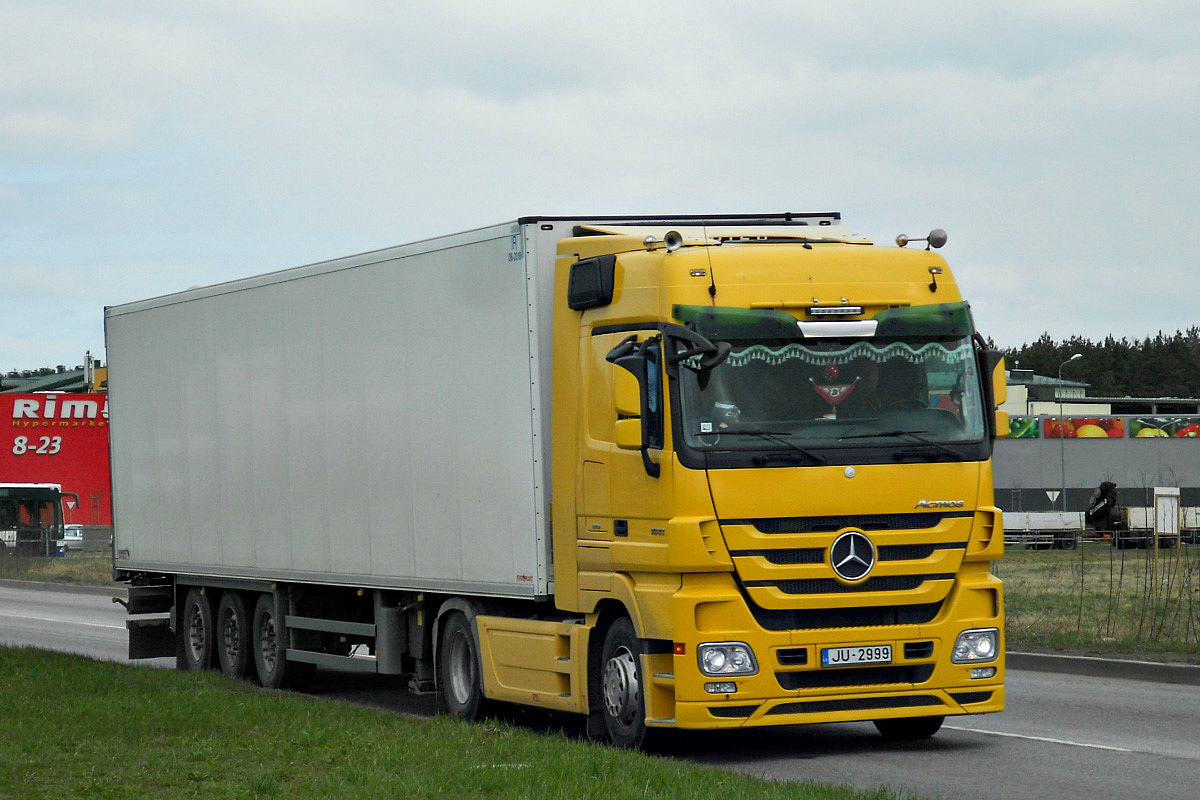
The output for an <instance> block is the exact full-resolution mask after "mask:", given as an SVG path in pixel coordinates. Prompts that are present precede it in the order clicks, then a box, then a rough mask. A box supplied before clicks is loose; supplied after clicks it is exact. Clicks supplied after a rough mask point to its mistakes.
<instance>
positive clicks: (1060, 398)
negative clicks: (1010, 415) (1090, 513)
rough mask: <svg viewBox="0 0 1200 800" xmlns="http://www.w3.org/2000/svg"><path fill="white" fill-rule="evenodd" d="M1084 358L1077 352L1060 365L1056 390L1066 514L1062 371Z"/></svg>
mask: <svg viewBox="0 0 1200 800" xmlns="http://www.w3.org/2000/svg"><path fill="white" fill-rule="evenodd" d="M1081 358H1083V353H1076V354H1075V355H1073V356H1071V357H1070V358H1068V359H1067V360H1066V361H1064V362H1062V363H1061V364H1059V365H1058V386H1056V387H1055V391H1056V392H1057V393H1058V461H1059V466H1061V467H1062V487H1061V488H1062V510H1063V513H1064V514H1065V513H1066V511H1067V445H1066V441H1065V440H1066V438H1067V421H1066V419H1065V418H1064V417H1063V396H1062V371H1063V367H1065V366H1066V365H1067V364H1070V363H1071V362H1072V361H1077V360H1079V359H1081Z"/></svg>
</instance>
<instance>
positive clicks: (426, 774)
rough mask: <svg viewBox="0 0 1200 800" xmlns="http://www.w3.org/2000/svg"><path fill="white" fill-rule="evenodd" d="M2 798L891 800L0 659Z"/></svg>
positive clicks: (97, 667) (516, 735) (588, 747)
mask: <svg viewBox="0 0 1200 800" xmlns="http://www.w3.org/2000/svg"><path fill="white" fill-rule="evenodd" d="M0 675H3V676H4V679H3V680H2V681H0V709H2V711H0V741H3V742H4V743H5V744H4V758H3V759H0V797H5V798H7V797H13V798H17V797H20V798H22V800H42V799H43V798H45V799H47V800H48V799H49V798H64V797H87V798H141V797H152V798H154V799H155V800H172V799H173V798H184V797H187V798H194V797H204V798H238V800H241V799H242V798H272V797H278V798H287V800H306V798H313V800H317V799H318V798H319V800H328V798H341V797H346V798H354V799H355V800H361V798H376V797H379V798H384V797H386V798H402V799H403V798H422V800H425V799H426V798H429V799H431V800H436V799H437V798H503V800H516V799H517V798H564V799H565V798H572V799H574V798H596V800H616V799H617V798H625V797H629V798H634V797H637V798H646V797H649V798H664V800H667V799H668V798H670V799H671V800H674V799H675V798H686V797H736V798H738V800H758V799H759V798H763V799H764V800H775V799H779V800H782V798H788V799H789V800H796V799H797V798H799V799H800V800H865V799H866V798H874V799H875V800H894V798H895V797H896V795H894V794H892V793H891V792H886V791H879V792H875V793H860V792H855V791H853V790H850V789H844V788H837V787H829V786H818V785H812V784H785V783H778V782H771V781H765V780H759V779H756V778H751V777H746V776H741V775H734V774H732V773H730V772H725V771H722V770H718V769H713V768H708V767H701V766H697V765H692V764H687V763H684V762H680V761H676V760H672V759H666V758H655V757H652V756H647V755H643V754H639V753H630V752H625V751H621V750H616V749H614V748H611V747H604V746H600V745H594V744H589V743H587V742H578V741H570V740H568V739H566V738H565V737H564V736H561V735H553V734H544V735H536V734H532V733H528V732H525V731H522V730H520V729H518V728H513V727H509V726H507V725H504V724H501V723H498V722H490V723H486V724H474V725H472V724H466V723H462V722H459V721H457V720H454V719H450V718H447V717H437V718H434V719H420V718H415V717H410V716H405V715H402V714H397V713H394V712H390V711H384V710H380V709H375V708H367V707H362V706H355V705H351V704H348V703H343V702H337V701H331V700H323V699H318V698H313V697H308V696H305V695H301V694H296V693H293V692H273V691H267V690H264V689H259V688H256V687H254V686H251V685H250V684H248V683H242V682H238V681H232V680H229V679H227V678H224V677H222V676H221V675H220V674H217V673H187V674H184V673H177V672H173V671H170V670H162V669H148V668H140V667H129V666H122V665H118V664H110V663H101V662H94V661H88V660H86V659H83V658H80V657H77V656H69V655H62V654H56V653H46V652H42V651H36V650H29V649H11V648H4V647H0Z"/></svg>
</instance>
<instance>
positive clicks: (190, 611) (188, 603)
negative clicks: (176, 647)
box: [178, 587, 215, 672]
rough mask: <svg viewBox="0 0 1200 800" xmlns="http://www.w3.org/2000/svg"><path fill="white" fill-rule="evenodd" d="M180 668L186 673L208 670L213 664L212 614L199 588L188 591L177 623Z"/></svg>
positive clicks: (206, 599) (213, 636)
mask: <svg viewBox="0 0 1200 800" xmlns="http://www.w3.org/2000/svg"><path fill="white" fill-rule="evenodd" d="M178 636H179V642H180V645H181V647H180V650H181V654H182V656H183V658H182V662H183V663H182V666H183V669H185V670H187V671H188V672H199V671H200V670H203V669H210V668H211V667H212V664H213V645H214V638H215V635H214V631H213V613H212V606H211V605H210V604H209V602H208V598H207V597H206V596H205V595H204V593H203V591H202V590H201V589H199V588H196V587H193V588H192V589H189V590H188V593H187V598H186V599H185V600H184V601H183V615H182V616H181V617H180V623H179V633H178Z"/></svg>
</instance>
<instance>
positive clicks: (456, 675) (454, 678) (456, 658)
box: [446, 630, 475, 705]
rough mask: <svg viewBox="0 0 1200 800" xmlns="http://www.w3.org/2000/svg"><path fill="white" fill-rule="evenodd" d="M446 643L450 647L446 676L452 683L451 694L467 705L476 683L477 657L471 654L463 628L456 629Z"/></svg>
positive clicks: (456, 700) (459, 702) (455, 700)
mask: <svg viewBox="0 0 1200 800" xmlns="http://www.w3.org/2000/svg"><path fill="white" fill-rule="evenodd" d="M446 644H447V647H448V648H449V652H448V653H447V661H448V664H447V665H446V666H447V669H446V672H447V675H446V678H447V681H448V683H449V685H450V696H451V697H453V698H454V702H456V703H458V704H459V705H466V704H467V703H468V702H469V701H470V699H471V690H472V687H474V685H475V658H474V656H473V655H472V654H471V644H470V642H468V641H467V635H466V633H465V632H464V631H461V630H459V631H455V632H454V634H453V635H452V636H451V637H450V641H449V642H447V643H446Z"/></svg>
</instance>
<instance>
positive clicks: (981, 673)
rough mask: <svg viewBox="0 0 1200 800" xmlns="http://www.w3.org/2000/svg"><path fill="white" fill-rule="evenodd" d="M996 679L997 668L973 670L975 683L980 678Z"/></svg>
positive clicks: (972, 677)
mask: <svg viewBox="0 0 1200 800" xmlns="http://www.w3.org/2000/svg"><path fill="white" fill-rule="evenodd" d="M994 677H996V668H995V667H972V668H971V680H973V681H977V680H979V679H980V678H994Z"/></svg>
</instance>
